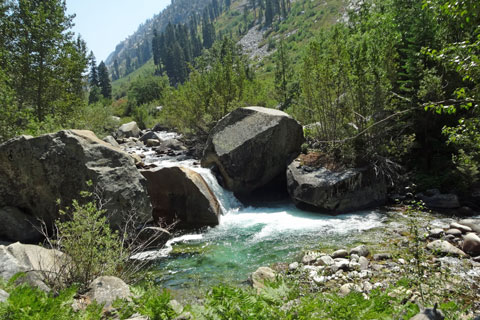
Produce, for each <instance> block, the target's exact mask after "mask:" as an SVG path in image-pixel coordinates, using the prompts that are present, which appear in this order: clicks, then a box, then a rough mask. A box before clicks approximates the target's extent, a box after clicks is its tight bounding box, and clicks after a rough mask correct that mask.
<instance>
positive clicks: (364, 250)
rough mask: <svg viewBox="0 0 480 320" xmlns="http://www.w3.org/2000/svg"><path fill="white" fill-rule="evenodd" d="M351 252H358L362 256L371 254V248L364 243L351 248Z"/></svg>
mask: <svg viewBox="0 0 480 320" xmlns="http://www.w3.org/2000/svg"><path fill="white" fill-rule="evenodd" d="M350 254H357V255H359V256H360V257H366V256H368V255H369V254H370V250H368V248H367V246H366V245H364V244H362V245H360V246H358V247H355V248H353V249H352V250H350Z"/></svg>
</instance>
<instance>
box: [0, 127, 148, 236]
mask: <svg viewBox="0 0 480 320" xmlns="http://www.w3.org/2000/svg"><path fill="white" fill-rule="evenodd" d="M89 180H91V181H92V182H93V185H94V186H95V187H96V188H98V190H100V192H101V195H102V197H103V200H104V202H105V206H104V208H103V209H105V210H107V211H108V212H109V213H110V214H109V215H108V217H109V222H110V224H111V225H112V226H113V227H114V228H121V227H122V226H123V225H124V221H125V220H126V219H127V218H128V217H131V216H132V215H134V217H135V220H137V221H138V222H139V223H144V222H147V221H149V220H151V218H152V215H151V212H152V211H151V210H152V209H151V204H150V199H149V198H148V194H147V190H146V185H145V184H146V181H145V179H144V178H143V177H142V176H141V175H140V173H139V172H138V170H137V168H136V167H135V164H134V161H133V159H132V158H131V157H130V156H129V155H128V154H126V153H125V152H123V151H121V150H119V149H117V148H114V147H113V146H111V145H110V144H108V143H106V142H104V141H102V140H100V139H98V138H97V137H96V136H95V134H93V132H91V131H86V130H64V131H59V132H56V133H52V134H46V135H42V136H39V137H36V138H32V137H28V136H21V137H17V138H14V139H12V140H9V141H7V142H5V143H3V144H0V207H5V206H11V207H16V208H21V209H22V211H23V212H24V213H25V214H28V215H30V216H32V217H33V218H34V219H37V218H38V219H41V220H43V221H44V222H45V223H46V225H47V226H51V225H52V223H53V222H54V221H55V220H56V219H58V218H59V205H58V203H57V200H58V199H60V201H61V207H65V206H70V205H71V203H72V200H73V199H79V197H80V192H81V191H85V190H89V188H88V187H87V184H86V182H87V181H89ZM90 189H91V188H90ZM0 224H4V222H3V221H0Z"/></svg>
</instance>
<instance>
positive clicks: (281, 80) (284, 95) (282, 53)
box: [275, 39, 293, 110]
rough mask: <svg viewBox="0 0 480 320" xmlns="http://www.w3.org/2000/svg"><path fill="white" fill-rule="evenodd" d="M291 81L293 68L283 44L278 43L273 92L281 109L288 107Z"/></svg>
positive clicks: (281, 41) (290, 97)
mask: <svg viewBox="0 0 480 320" xmlns="http://www.w3.org/2000/svg"><path fill="white" fill-rule="evenodd" d="M292 79H293V68H292V65H291V62H290V59H289V57H288V53H287V50H286V48H285V43H284V41H283V39H282V40H280V41H279V46H278V50H277V53H276V55H275V91H276V93H277V96H278V97H279V100H280V106H281V109H282V110H284V109H286V108H288V107H289V105H290V104H291V100H292V95H293V92H292V90H291V82H292Z"/></svg>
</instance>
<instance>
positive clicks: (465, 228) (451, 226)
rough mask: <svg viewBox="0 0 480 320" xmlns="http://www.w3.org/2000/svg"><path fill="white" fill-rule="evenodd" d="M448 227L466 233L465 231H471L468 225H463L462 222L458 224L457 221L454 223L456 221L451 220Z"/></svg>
mask: <svg viewBox="0 0 480 320" xmlns="http://www.w3.org/2000/svg"><path fill="white" fill-rule="evenodd" d="M450 229H458V230H460V231H462V233H467V232H472V231H473V230H472V228H470V227H468V226H464V225H462V224H459V223H456V222H453V223H451V224H450Z"/></svg>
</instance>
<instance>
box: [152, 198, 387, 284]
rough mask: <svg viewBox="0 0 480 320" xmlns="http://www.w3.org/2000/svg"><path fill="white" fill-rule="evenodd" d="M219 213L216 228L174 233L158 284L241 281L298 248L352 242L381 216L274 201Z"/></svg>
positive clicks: (160, 262)
mask: <svg viewBox="0 0 480 320" xmlns="http://www.w3.org/2000/svg"><path fill="white" fill-rule="evenodd" d="M222 218H223V219H222V220H221V223H220V225H219V226H217V227H215V228H210V229H208V230H205V231H204V232H202V233H197V234H188V235H182V237H181V238H177V239H178V242H176V243H175V244H173V245H172V246H171V251H170V252H168V254H166V255H165V256H164V257H162V258H160V259H158V260H157V261H156V264H155V267H156V268H157V270H160V271H161V277H159V279H158V281H159V282H161V283H162V285H164V286H165V287H168V288H172V289H179V288H189V287H198V286H207V285H211V284H213V283H231V282H235V283H239V282H243V281H245V280H246V279H247V278H248V275H249V273H251V272H253V271H255V270H256V269H257V268H258V267H260V266H268V265H270V264H272V263H278V262H284V263H290V262H293V261H295V260H296V259H298V258H299V257H300V255H301V252H302V251H305V250H310V249H318V248H322V247H323V248H324V247H336V246H348V245H349V244H353V243H355V242H356V241H358V240H359V237H360V236H361V234H362V232H364V231H366V230H369V229H373V228H376V227H379V226H381V225H382V221H383V219H384V215H383V214H382V213H380V212H377V211H366V212H360V213H355V214H347V215H340V216H336V217H332V216H325V215H319V214H313V213H307V212H303V211H300V210H298V209H296V208H295V207H294V206H293V205H292V204H282V205H279V204H277V205H274V206H271V207H268V208H252V207H249V208H244V209H240V210H231V211H229V212H228V213H227V214H226V215H225V216H223V217H222ZM174 241H176V240H174ZM169 250H170V249H169Z"/></svg>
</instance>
